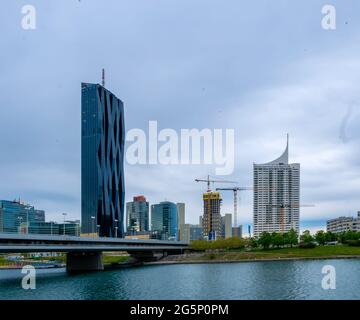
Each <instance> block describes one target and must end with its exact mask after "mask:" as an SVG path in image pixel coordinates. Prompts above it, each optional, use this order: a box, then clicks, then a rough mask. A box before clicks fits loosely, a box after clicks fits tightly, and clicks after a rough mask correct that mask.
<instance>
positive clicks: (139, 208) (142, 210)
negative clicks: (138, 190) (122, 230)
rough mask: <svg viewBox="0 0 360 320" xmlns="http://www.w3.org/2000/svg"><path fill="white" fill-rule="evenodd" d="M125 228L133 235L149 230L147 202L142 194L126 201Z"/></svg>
mask: <svg viewBox="0 0 360 320" xmlns="http://www.w3.org/2000/svg"><path fill="white" fill-rule="evenodd" d="M126 230H127V233H130V234H133V235H135V234H136V233H139V232H146V231H149V202H147V201H146V198H145V197H144V196H137V197H134V198H133V201H132V202H127V203H126Z"/></svg>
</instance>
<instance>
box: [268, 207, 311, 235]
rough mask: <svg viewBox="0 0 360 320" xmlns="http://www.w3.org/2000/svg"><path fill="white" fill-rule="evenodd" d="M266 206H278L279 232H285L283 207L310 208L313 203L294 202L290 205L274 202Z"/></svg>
mask: <svg viewBox="0 0 360 320" xmlns="http://www.w3.org/2000/svg"><path fill="white" fill-rule="evenodd" d="M267 206H268V207H272V208H280V219H279V220H280V233H284V232H285V208H291V209H292V208H300V207H301V208H311V207H315V205H313V204H302V205H299V204H295V205H290V204H282V205H276V204H268V205H267Z"/></svg>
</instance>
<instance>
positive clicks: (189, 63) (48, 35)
mask: <svg viewBox="0 0 360 320" xmlns="http://www.w3.org/2000/svg"><path fill="white" fill-rule="evenodd" d="M328 3H330V4H332V5H334V6H335V8H336V13H337V16H336V18H337V19H336V23H337V25H336V27H337V28H336V30H324V29H323V28H322V27H321V20H322V18H323V15H322V13H321V9H322V7H323V5H324V4H327V2H324V1H318V0H307V1H304V0H301V1H300V0H298V1H294V0H287V1H286V0H276V1H266V0H253V1H239V0H226V1H223V0H221V1H220V0H197V1H193V0H136V1H134V0H126V1H125V0H123V1H119V0H113V1H111V0H104V1H98V0H81V1H79V0H64V1H45V0H42V1H41V0H27V1H15V0H14V1H6V2H5V3H3V4H2V10H1V12H0V30H1V31H0V32H1V45H0V46H1V59H0V82H1V83H0V88H1V95H0V116H1V118H0V119H1V126H0V146H1V149H0V150H1V156H0V177H1V183H0V198H1V199H9V200H12V199H14V198H18V197H21V199H23V200H24V201H26V202H29V203H31V204H33V205H35V207H37V208H41V209H45V210H46V212H47V219H55V220H61V219H62V216H61V213H62V212H67V213H68V217H69V218H74V219H75V218H80V160H81V158H80V157H81V154H80V142H81V140H80V123H81V122H80V115H81V114H80V98H81V96H80V93H81V92H80V83H81V82H82V81H84V82H96V83H97V82H100V80H101V68H103V67H104V68H105V69H106V86H107V88H108V89H110V90H111V91H113V92H114V93H115V94H116V95H117V96H118V97H119V98H120V99H122V100H123V101H124V104H125V121H126V130H130V129H132V128H141V129H143V130H145V132H147V127H148V122H149V121H150V120H156V121H158V126H159V130H160V129H163V128H173V129H175V130H177V131H178V132H179V131H180V129H182V128H198V129H203V128H209V129H214V128H223V129H226V128H230V129H234V130H235V144H236V149H235V151H236V163H235V170H234V173H233V175H231V176H226V177H218V178H219V179H227V180H236V181H238V184H239V185H242V186H251V185H252V164H253V163H254V162H257V163H264V162H268V161H270V160H273V159H275V158H276V157H278V156H279V155H280V154H281V153H282V152H283V150H284V148H285V144H286V133H289V134H290V162H299V163H300V164H301V201H302V203H303V204H312V205H314V207H311V208H303V209H302V210H301V220H302V228H310V229H315V228H320V227H324V221H325V220H326V219H327V218H332V217H337V216H339V215H355V214H356V212H357V211H358V210H360V198H359V188H360V160H359V159H360V157H359V156H360V149H359V138H360V129H359V128H358V126H357V125H356V124H357V123H359V120H360V91H359V83H360V33H359V31H360V19H359V18H360V2H359V1H357V0H341V1H335V0H332V1H331V2H330V1H329V2H328ZM27 4H31V5H33V6H34V7H35V8H36V29H35V30H24V29H23V28H22V25H21V20H22V17H23V15H22V13H21V10H22V7H23V6H24V5H27ZM214 168H215V167H214V166H211V165H190V166H186V165H177V166H176V165H172V166H163V165H142V166H140V165H136V166H133V165H129V164H126V166H125V174H126V177H125V178H126V200H127V201H128V200H130V199H131V198H132V196H134V195H138V194H144V195H145V196H146V197H147V198H148V200H149V201H150V203H156V202H159V201H163V200H165V199H166V200H169V201H174V202H185V203H186V215H187V216H186V220H187V222H189V223H197V221H198V216H199V215H200V214H201V213H202V199H201V194H202V192H203V191H205V189H206V186H205V184H198V183H195V182H194V179H195V178H198V177H205V176H206V175H207V174H210V175H214ZM223 198H224V202H223V207H222V213H225V212H232V194H231V193H227V194H224V195H223ZM239 212H240V219H239V220H240V222H241V223H242V224H244V225H247V224H249V223H251V221H252V194H251V192H244V193H243V194H242V195H241V205H240V209H239Z"/></svg>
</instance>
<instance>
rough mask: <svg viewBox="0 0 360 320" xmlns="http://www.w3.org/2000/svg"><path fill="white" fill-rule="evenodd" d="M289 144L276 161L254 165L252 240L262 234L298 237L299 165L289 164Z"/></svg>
mask: <svg viewBox="0 0 360 320" xmlns="http://www.w3.org/2000/svg"><path fill="white" fill-rule="evenodd" d="M288 155H289V140H288V142H287V145H286V149H285V151H284V153H283V154H282V155H281V156H280V157H279V158H278V159H276V160H274V161H271V162H269V163H265V164H254V167H253V170H254V171H253V172H254V236H255V237H259V236H260V234H261V233H262V232H270V233H271V232H280V233H284V232H288V231H290V230H291V229H294V230H295V231H296V232H298V233H299V217H300V164H298V163H294V164H289V161H288Z"/></svg>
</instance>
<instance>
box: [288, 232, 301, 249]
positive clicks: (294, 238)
mask: <svg viewBox="0 0 360 320" xmlns="http://www.w3.org/2000/svg"><path fill="white" fill-rule="evenodd" d="M287 237H288V242H289V244H290V247H291V248H292V247H293V246H294V245H297V244H298V234H297V232H296V231H295V230H294V229H291V230H290V231H289V232H288V234H287Z"/></svg>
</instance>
